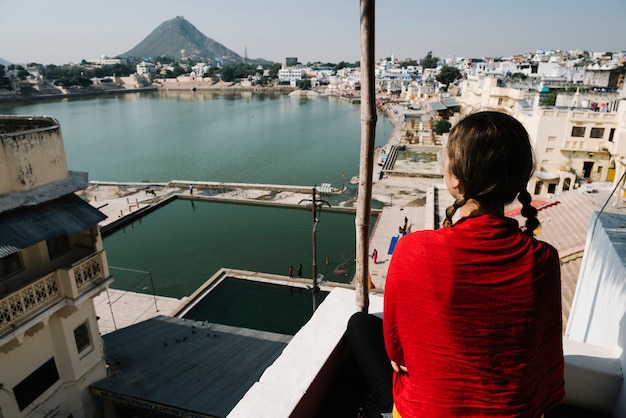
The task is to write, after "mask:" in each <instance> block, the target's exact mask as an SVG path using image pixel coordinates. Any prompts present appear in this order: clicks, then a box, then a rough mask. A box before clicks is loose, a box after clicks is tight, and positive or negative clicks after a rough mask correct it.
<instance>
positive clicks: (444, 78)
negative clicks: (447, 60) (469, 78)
mask: <svg viewBox="0 0 626 418" xmlns="http://www.w3.org/2000/svg"><path fill="white" fill-rule="evenodd" d="M462 77H463V75H461V71H459V69H458V68H456V67H450V66H448V65H444V66H443V68H441V71H439V74H437V76H436V77H435V80H437V81H438V82H440V83H441V84H445V85H446V88H445V90H446V91H447V90H448V88H447V86H449V85H450V84H452V83H454V82H455V81H456V80H458V79H459V78H462Z"/></svg>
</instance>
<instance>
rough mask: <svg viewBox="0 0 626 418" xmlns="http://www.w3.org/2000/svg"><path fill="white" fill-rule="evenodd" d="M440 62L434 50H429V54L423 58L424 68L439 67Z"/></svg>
mask: <svg viewBox="0 0 626 418" xmlns="http://www.w3.org/2000/svg"><path fill="white" fill-rule="evenodd" d="M438 62H439V58H438V57H433V51H428V54H426V56H425V57H424V58H423V59H422V68H437V63H438Z"/></svg>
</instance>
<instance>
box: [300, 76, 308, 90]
mask: <svg viewBox="0 0 626 418" xmlns="http://www.w3.org/2000/svg"><path fill="white" fill-rule="evenodd" d="M297 87H298V88H299V89H300V90H311V80H309V79H308V78H303V79H302V80H298V83H297Z"/></svg>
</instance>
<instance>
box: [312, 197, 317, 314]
mask: <svg viewBox="0 0 626 418" xmlns="http://www.w3.org/2000/svg"><path fill="white" fill-rule="evenodd" d="M311 195H312V196H313V200H312V201H311V214H312V222H313V223H312V228H311V229H312V243H311V244H312V245H311V247H312V251H313V255H312V265H313V271H312V273H313V290H312V291H311V295H313V312H315V310H316V309H317V290H318V289H317V238H316V233H317V232H316V230H317V216H316V214H315V212H316V211H317V202H315V187H313V191H312V193H311Z"/></svg>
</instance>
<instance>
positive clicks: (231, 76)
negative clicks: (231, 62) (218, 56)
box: [220, 66, 235, 83]
mask: <svg viewBox="0 0 626 418" xmlns="http://www.w3.org/2000/svg"><path fill="white" fill-rule="evenodd" d="M220 77H221V79H222V81H225V82H227V83H230V82H231V81H234V80H235V69H234V68H233V67H231V66H226V67H224V68H222V72H221V73H220Z"/></svg>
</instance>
